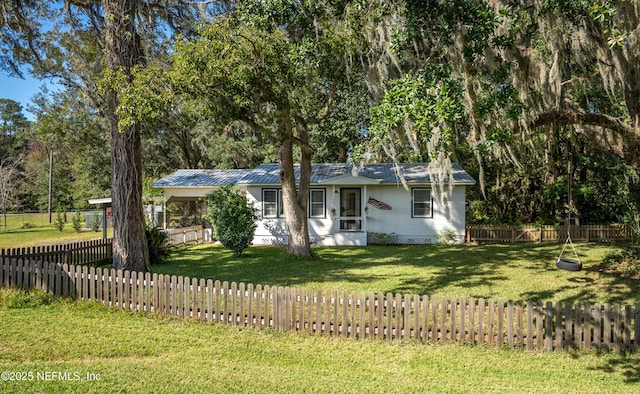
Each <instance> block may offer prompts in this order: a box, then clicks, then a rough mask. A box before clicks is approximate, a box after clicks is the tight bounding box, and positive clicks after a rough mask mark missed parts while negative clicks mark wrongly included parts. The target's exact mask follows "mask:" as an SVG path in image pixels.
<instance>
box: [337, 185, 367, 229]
mask: <svg viewBox="0 0 640 394" xmlns="http://www.w3.org/2000/svg"><path fill="white" fill-rule="evenodd" d="M361 204H362V202H361V191H360V189H355V188H353V189H352V188H342V189H340V216H342V217H353V218H357V219H342V220H340V230H351V231H354V230H362V221H361V220H360V217H361V216H362V209H361Z"/></svg>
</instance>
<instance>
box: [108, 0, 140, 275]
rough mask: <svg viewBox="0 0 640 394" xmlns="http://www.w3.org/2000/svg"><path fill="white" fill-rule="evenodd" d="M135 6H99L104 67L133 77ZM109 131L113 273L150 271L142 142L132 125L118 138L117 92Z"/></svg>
mask: <svg viewBox="0 0 640 394" xmlns="http://www.w3.org/2000/svg"><path fill="white" fill-rule="evenodd" d="M135 4H136V2H135V0H103V5H104V13H105V44H106V53H107V66H108V67H109V68H110V69H111V70H112V71H114V72H115V73H119V74H120V75H122V74H124V75H125V76H126V77H130V76H131V69H132V67H133V66H135V65H136V64H138V63H140V61H141V58H142V51H141V49H140V43H139V37H138V34H137V32H136V29H135ZM107 103H108V108H107V109H106V111H107V116H108V118H109V126H110V129H111V198H112V211H113V216H112V223H113V267H114V268H115V269H126V270H131V271H142V272H148V271H150V265H149V250H148V247H147V240H146V236H145V218H144V212H143V207H142V142H141V137H140V130H139V129H138V127H137V126H136V125H134V126H133V127H131V128H130V129H129V130H125V131H123V132H121V131H120V130H119V128H118V124H119V117H118V115H117V114H116V108H117V107H118V93H117V88H114V89H112V90H111V93H110V94H109V97H107Z"/></svg>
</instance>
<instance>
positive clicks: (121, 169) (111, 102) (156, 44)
mask: <svg viewBox="0 0 640 394" xmlns="http://www.w3.org/2000/svg"><path fill="white" fill-rule="evenodd" d="M0 14H1V15H0V16H1V17H2V18H0V20H2V22H1V23H2V24H3V40H2V41H0V48H2V49H3V51H2V54H1V56H2V59H3V60H5V59H6V60H8V61H7V62H6V63H5V62H0V64H1V66H2V67H3V68H5V69H8V70H10V71H11V72H13V73H14V74H16V75H21V69H20V66H21V65H23V64H31V65H32V67H33V68H32V73H33V74H34V75H37V76H39V77H51V78H56V79H58V81H60V82H61V83H63V84H64V85H65V86H68V87H71V88H74V89H76V90H77V91H79V92H82V95H83V97H84V99H86V100H87V102H89V103H90V104H91V105H92V106H93V108H96V109H97V110H98V113H99V114H100V116H101V117H102V118H103V119H104V120H106V122H107V124H108V125H109V126H108V129H109V133H110V137H111V144H112V145H111V158H112V160H111V166H112V189H113V190H114V195H113V200H114V223H115V231H114V236H115V239H114V242H113V248H114V253H113V256H114V267H115V268H123V269H132V270H138V271H145V270H148V269H149V263H148V253H147V252H145V250H146V249H147V246H146V244H147V243H146V241H145V238H144V215H143V214H142V207H141V189H142V187H141V179H142V176H141V173H142V168H141V160H140V156H141V153H140V152H141V139H140V133H141V130H140V125H123V124H120V116H119V114H118V112H117V108H118V104H119V95H118V90H119V88H120V87H121V86H122V85H126V84H127V83H128V82H129V81H128V78H129V77H130V75H131V69H132V68H133V67H134V66H135V65H138V64H139V65H143V63H144V62H143V59H144V56H143V52H144V51H143V49H142V48H143V47H145V48H146V49H147V52H148V54H150V55H152V56H159V55H161V54H166V49H167V48H168V46H167V45H166V42H167V41H168V40H170V38H171V34H172V32H174V31H177V30H180V31H183V32H185V33H187V34H188V31H189V30H192V27H193V14H192V12H191V10H190V8H189V5H187V4H185V3H183V2H178V1H167V2H157V1H154V0H150V1H145V2H137V1H125V0H123V1H120V0H105V1H99V0H91V1H69V2H66V3H65V6H64V7H61V6H60V4H58V3H46V2H44V3H43V2H38V1H22V0H20V1H18V0H10V1H9V2H8V3H7V4H6V5H3V7H0ZM138 24H139V25H140V26H141V27H142V28H141V29H140V34H138V33H139V31H138V29H136V26H137V25H138ZM43 26H46V28H43ZM4 28H6V33H7V34H6V35H4V33H5V30H4ZM6 54H9V55H8V56H7V55H6ZM100 81H102V83H100ZM99 85H100V87H101V89H99ZM138 207H140V209H138Z"/></svg>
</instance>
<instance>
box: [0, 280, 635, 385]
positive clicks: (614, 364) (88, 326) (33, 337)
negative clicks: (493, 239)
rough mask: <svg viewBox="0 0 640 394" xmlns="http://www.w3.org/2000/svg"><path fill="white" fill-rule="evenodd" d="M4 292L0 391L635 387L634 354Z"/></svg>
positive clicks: (0, 307)
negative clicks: (323, 331)
mask: <svg viewBox="0 0 640 394" xmlns="http://www.w3.org/2000/svg"><path fill="white" fill-rule="evenodd" d="M10 293H11V292H9V291H7V290H0V332H1V333H2V335H0V371H13V372H23V373H24V374H22V375H18V376H22V377H24V378H26V379H29V376H30V375H29V373H31V376H32V379H33V380H27V381H15V380H14V381H10V380H8V378H9V377H11V376H13V377H14V378H15V376H16V375H15V374H14V375H3V376H4V377H5V378H4V379H3V380H0V392H3V393H18V392H19V393H29V392H46V393H56V392H60V393H62V392H82V393H89V392H95V393H107V392H108V393H116V392H131V393H147V392H148V393H157V392H167V393H172V392H182V393H187V392H189V393H198V392H202V393H221V392H225V393H226V392H237V393H274V392H284V393H307V392H321V393H325V392H327V393H329V392H331V393H422V392H432V393H450V392H455V393H460V392H464V393H504V392H513V393H521V392H527V393H534V392H535V393H560V392H590V393H622V392H638V390H640V355H638V354H633V355H617V354H613V353H610V354H596V353H586V352H557V353H551V354H545V353H527V352H525V351H522V350H507V349H492V348H485V347H465V346H457V345H455V346H451V345H437V346H434V345H425V344H421V343H399V342H383V341H372V340H363V341H358V340H349V339H342V338H329V337H326V336H309V335H299V334H298V335H294V334H288V333H279V332H274V331H256V330H238V329H233V328H230V327H227V326H221V325H218V324H205V323H200V322H194V321H178V320H175V319H169V318H160V317H156V316H152V315H145V314H131V313H126V312H121V311H116V310H113V309H109V308H107V307H104V306H102V305H99V304H93V303H88V302H71V301H65V300H55V301H53V303H52V304H49V305H46V302H44V304H43V302H37V301H38V300H41V299H43V298H44V301H48V300H46V297H39V298H37V297H36V302H33V300H27V301H26V302H25V300H22V301H20V300H18V301H17V302H16V299H19V298H20V297H21V296H16V295H15V292H14V294H10ZM22 297H23V298H25V297H24V296H22ZM3 298H4V301H3ZM41 301H42V300H41ZM11 306H22V307H21V308H19V309H16V308H10V307H11ZM65 373H66V375H65ZM61 376H62V377H63V378H65V377H67V378H72V379H75V378H76V377H78V378H79V380H77V381H75V380H74V381H69V380H61V379H60V377H61Z"/></svg>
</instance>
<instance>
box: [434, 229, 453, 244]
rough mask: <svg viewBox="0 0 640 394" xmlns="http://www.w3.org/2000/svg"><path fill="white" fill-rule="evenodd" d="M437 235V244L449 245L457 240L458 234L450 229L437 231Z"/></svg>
mask: <svg viewBox="0 0 640 394" xmlns="http://www.w3.org/2000/svg"><path fill="white" fill-rule="evenodd" d="M437 237H438V245H451V244H454V243H456V242H458V234H457V233H456V232H455V230H452V229H449V230H444V231H442V232H439V233H438V235H437Z"/></svg>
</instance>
